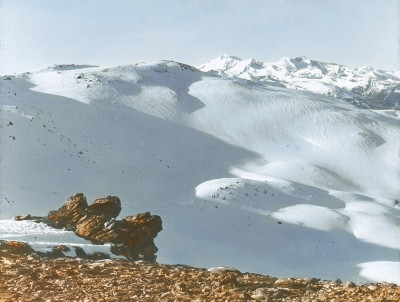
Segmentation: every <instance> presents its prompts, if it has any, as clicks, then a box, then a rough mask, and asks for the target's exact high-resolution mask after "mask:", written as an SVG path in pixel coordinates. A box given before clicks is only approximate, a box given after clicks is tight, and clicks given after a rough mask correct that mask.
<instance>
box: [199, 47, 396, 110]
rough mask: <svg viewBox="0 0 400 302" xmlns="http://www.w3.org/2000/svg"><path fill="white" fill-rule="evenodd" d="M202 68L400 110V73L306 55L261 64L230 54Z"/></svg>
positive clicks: (376, 107)
mask: <svg viewBox="0 0 400 302" xmlns="http://www.w3.org/2000/svg"><path fill="white" fill-rule="evenodd" d="M198 68H199V69H200V70H202V71H204V72H209V71H213V72H216V73H218V74H221V75H224V76H228V77H239V78H243V79H246V80H251V81H257V82H264V83H266V84H268V83H269V84H273V85H274V86H282V87H286V88H291V89H296V90H306V91H311V92H314V93H318V94H322V95H327V96H331V97H335V98H338V99H342V100H345V101H347V102H349V103H352V104H353V105H355V106H357V107H361V108H372V109H397V110H398V109H400V72H390V71H383V70H379V69H374V68H371V67H362V68H352V67H347V66H344V65H340V64H334V63H324V62H320V61H317V60H312V59H309V58H307V57H305V56H299V57H295V58H289V57H283V58H282V59H280V60H279V61H277V62H260V61H257V60H254V59H245V60H242V59H240V58H238V57H236V56H230V55H227V54H223V55H221V56H219V57H217V58H216V59H213V60H211V61H209V62H208V63H206V64H203V65H201V66H199V67H198Z"/></svg>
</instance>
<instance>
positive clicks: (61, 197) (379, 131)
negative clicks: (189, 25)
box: [0, 61, 400, 283]
mask: <svg viewBox="0 0 400 302" xmlns="http://www.w3.org/2000/svg"><path fill="white" fill-rule="evenodd" d="M288 64H289V63H288ZM204 69H205V67H204ZM393 77H394V76H393ZM382 85H383V84H382ZM280 86H282V85H280ZM280 86H278V85H275V84H271V81H248V80H244V79H241V78H240V77H227V76H225V75H224V76H221V75H218V74H217V73H210V72H204V71H201V70H198V69H196V68H194V67H191V66H188V65H184V64H180V63H176V62H171V61H159V62H154V63H149V64H145V63H141V64H136V65H130V66H119V67H110V68H103V67H96V66H86V65H83V66H76V65H60V66H56V67H52V68H47V69H45V70H42V71H38V72H33V73H24V74H21V75H17V76H3V77H1V78H0V88H1V91H0V106H1V107H0V110H1V111H0V114H1V150H2V151H1V155H2V158H1V169H0V172H1V175H0V177H1V201H2V203H1V206H0V211H1V212H0V215H1V218H2V219H9V218H11V217H12V216H14V215H20V214H27V213H30V214H32V215H43V214H46V213H47V212H48V211H49V210H52V209H55V208H58V207H59V206H60V205H62V204H63V203H64V202H65V200H66V199H67V198H68V197H69V196H70V195H72V194H74V193H76V192H84V193H85V195H86V196H87V197H88V200H94V199H95V198H98V197H100V196H106V195H116V196H119V197H120V199H121V201H122V209H123V212H122V213H121V215H122V216H126V215H128V214H132V213H137V212H143V211H150V212H152V213H153V214H157V215H160V216H161V217H162V219H163V227H164V230H163V231H162V232H161V233H160V234H159V236H158V237H157V239H156V244H157V246H158V247H159V252H158V260H159V261H160V262H164V263H185V264H190V265H195V266H202V267H212V266H221V265H226V266H232V267H236V268H238V269H240V270H242V271H254V272H261V273H267V274H271V275H277V276H308V277H319V278H326V279H337V278H341V279H342V280H355V281H362V280H373V281H378V280H379V281H393V282H398V283H400V273H399V270H393V267H399V266H400V259H399V249H400V237H399V236H398V234H399V233H400V226H399V223H398V217H400V211H399V208H398V204H399V196H400V186H399V184H400V175H399V164H400V163H399V156H398V152H399V148H400V131H399V130H400V121H399V119H400V117H399V111H397V110H370V109H361V108H359V107H357V106H354V105H352V104H349V103H348V102H345V101H343V100H339V99H336V98H332V97H328V96H324V95H321V94H316V93H313V92H309V91H300V90H294V89H288V88H285V87H280ZM362 107H365V106H362ZM0 226H1V224H0ZM1 232H2V231H1V230H0V239H1V238H10V236H9V234H4V232H8V231H3V234H2V233H1ZM25 233H26V232H25ZM25 233H24V234H25ZM13 234H14V233H13Z"/></svg>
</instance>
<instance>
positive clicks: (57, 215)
mask: <svg viewBox="0 0 400 302" xmlns="http://www.w3.org/2000/svg"><path fill="white" fill-rule="evenodd" d="M87 208H88V204H87V201H86V197H85V195H83V193H77V194H75V195H72V196H71V197H70V198H69V199H68V200H67V202H66V203H65V204H64V205H63V206H62V207H61V208H59V209H58V210H56V211H51V212H49V214H48V215H47V220H48V224H49V225H51V226H52V227H55V228H59V229H61V228H65V229H68V230H72V231H75V228H76V225H77V223H78V221H80V220H81V219H82V218H83V217H84V216H86V215H87Z"/></svg>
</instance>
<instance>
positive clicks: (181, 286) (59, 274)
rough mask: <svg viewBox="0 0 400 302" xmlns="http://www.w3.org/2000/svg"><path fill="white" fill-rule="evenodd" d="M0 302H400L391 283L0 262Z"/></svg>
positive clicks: (99, 263) (17, 259)
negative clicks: (357, 283) (357, 282)
mask: <svg viewBox="0 0 400 302" xmlns="http://www.w3.org/2000/svg"><path fill="white" fill-rule="evenodd" d="M0 272H1V273H0V301H1V302H3V301H21V302H22V301H23V302H28V301H46V302H47V301H48V302H50V301H79V302H84V301H119V302H122V301H400V287H398V286H397V285H394V284H382V283H379V284H372V283H371V284H364V285H358V286H357V285H355V284H354V283H351V282H350V283H342V282H340V280H337V281H334V282H332V281H320V280H318V279H296V278H289V279H278V278H274V277H270V276H264V275H258V274H251V273H240V272H234V271H233V272H231V271H222V272H209V271H207V270H206V269H201V268H194V267H188V266H179V265H177V266H172V265H163V264H157V263H145V262H140V263H138V262H131V261H127V260H82V259H72V258H54V259H51V258H40V257H37V256H35V255H9V256H2V257H0Z"/></svg>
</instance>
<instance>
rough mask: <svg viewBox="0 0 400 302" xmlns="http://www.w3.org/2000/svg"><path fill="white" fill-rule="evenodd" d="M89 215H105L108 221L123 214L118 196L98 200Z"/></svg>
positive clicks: (91, 207)
mask: <svg viewBox="0 0 400 302" xmlns="http://www.w3.org/2000/svg"><path fill="white" fill-rule="evenodd" d="M88 212H89V214H94V215H104V216H105V219H106V220H107V221H108V220H110V219H112V218H115V217H117V216H118V215H119V213H120V212H121V201H120V200H119V198H118V197H117V196H107V197H104V198H99V199H96V200H95V201H94V202H93V203H92V204H91V205H90V206H89V208H88Z"/></svg>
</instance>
